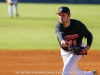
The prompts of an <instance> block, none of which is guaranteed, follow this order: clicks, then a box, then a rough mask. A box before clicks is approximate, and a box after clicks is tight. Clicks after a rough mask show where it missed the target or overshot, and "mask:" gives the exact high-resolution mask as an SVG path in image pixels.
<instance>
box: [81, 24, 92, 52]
mask: <svg viewBox="0 0 100 75" xmlns="http://www.w3.org/2000/svg"><path fill="white" fill-rule="evenodd" d="M82 32H83V36H84V37H86V38H87V45H86V46H85V50H86V51H88V50H89V49H90V47H91V45H92V41H93V35H92V33H91V32H90V31H89V30H88V29H87V27H86V26H85V25H82Z"/></svg>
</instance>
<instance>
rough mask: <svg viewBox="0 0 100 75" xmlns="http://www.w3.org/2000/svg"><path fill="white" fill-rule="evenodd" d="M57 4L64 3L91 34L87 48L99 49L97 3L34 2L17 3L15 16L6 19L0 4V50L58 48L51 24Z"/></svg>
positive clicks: (53, 24) (54, 21)
mask: <svg viewBox="0 0 100 75" xmlns="http://www.w3.org/2000/svg"><path fill="white" fill-rule="evenodd" d="M60 6H68V7H69V8H70V10H71V14H72V15H71V18H74V19H78V20H80V21H82V22H83V23H84V24H85V25H86V26H87V27H88V29H89V30H90V31H91V32H92V33H93V36H94V40H93V44H92V47H91V49H100V46H99V45H100V42H99V40H100V38H99V37H100V33H99V31H100V30H99V29H100V25H99V24H100V21H99V20H100V13H99V12H100V10H99V9H100V5H83V4H34V3H30V4H29V3H19V5H18V7H19V17H18V18H17V17H16V16H15V15H14V16H13V18H9V16H8V10H7V4H6V3H0V7H1V8H0V49H48V50H51V49H54V50H56V49H59V44H58V41H57V38H56V35H55V31H54V27H55V25H56V23H57V21H58V16H57V15H56V14H55V13H56V12H57V9H58V7H60ZM84 42H85V43H86V41H84Z"/></svg>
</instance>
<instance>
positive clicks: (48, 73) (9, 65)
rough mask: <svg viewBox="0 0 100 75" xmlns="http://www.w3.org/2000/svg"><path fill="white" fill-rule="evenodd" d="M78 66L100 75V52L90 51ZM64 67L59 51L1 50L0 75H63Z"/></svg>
mask: <svg viewBox="0 0 100 75" xmlns="http://www.w3.org/2000/svg"><path fill="white" fill-rule="evenodd" d="M73 63H74V62H73ZM78 66H79V69H82V70H85V71H89V70H97V71H98V74H100V51H96V50H90V51H89V53H88V55H86V56H83V57H82V59H81V60H80V61H79V62H78ZM62 67H63V62H62V58H61V55H60V51H59V50H26V51H25V50H0V75H61V72H62Z"/></svg>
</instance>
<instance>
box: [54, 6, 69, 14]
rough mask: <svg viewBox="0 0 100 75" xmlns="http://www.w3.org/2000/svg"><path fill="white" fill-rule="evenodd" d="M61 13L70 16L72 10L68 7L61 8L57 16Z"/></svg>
mask: <svg viewBox="0 0 100 75" xmlns="http://www.w3.org/2000/svg"><path fill="white" fill-rule="evenodd" d="M60 13H68V14H70V9H69V8H68V7H66V6H62V7H59V9H58V12H57V13H56V14H60Z"/></svg>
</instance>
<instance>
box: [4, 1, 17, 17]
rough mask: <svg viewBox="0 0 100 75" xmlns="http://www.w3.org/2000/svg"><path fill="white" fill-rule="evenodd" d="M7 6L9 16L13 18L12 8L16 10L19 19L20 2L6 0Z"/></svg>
mask: <svg viewBox="0 0 100 75" xmlns="http://www.w3.org/2000/svg"><path fill="white" fill-rule="evenodd" d="M6 2H7V4H8V13H9V16H10V17H12V16H13V13H12V7H13V8H14V13H15V14H16V16H17V17H18V16H19V15H18V7H17V4H18V0H6Z"/></svg>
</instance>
